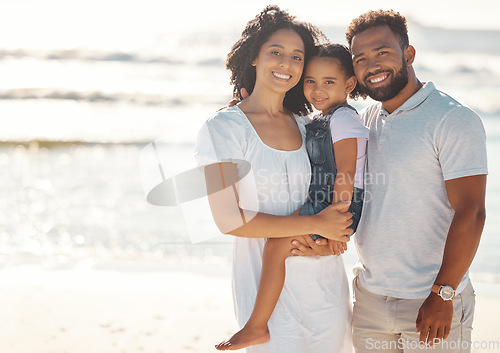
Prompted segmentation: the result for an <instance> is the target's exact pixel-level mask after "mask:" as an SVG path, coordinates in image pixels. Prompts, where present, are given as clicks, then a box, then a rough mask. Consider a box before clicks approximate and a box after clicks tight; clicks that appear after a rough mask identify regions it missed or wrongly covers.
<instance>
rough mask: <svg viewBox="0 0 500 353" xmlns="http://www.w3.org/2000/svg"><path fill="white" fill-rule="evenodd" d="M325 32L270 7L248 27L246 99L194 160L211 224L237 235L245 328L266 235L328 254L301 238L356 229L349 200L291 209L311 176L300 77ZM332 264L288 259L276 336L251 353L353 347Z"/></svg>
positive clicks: (208, 135) (212, 126) (237, 279)
mask: <svg viewBox="0 0 500 353" xmlns="http://www.w3.org/2000/svg"><path fill="white" fill-rule="evenodd" d="M321 36H322V34H321V33H320V32H319V30H317V29H316V28H314V27H313V26H311V25H308V24H304V23H300V22H297V21H295V19H294V17H292V16H290V15H289V14H288V13H286V12H284V11H281V10H280V9H279V8H278V7H276V6H268V7H266V8H265V9H264V10H263V11H262V12H261V13H260V14H259V15H258V16H257V17H256V18H255V19H253V20H252V21H250V22H249V23H248V24H247V26H246V28H245V30H244V31H243V33H242V36H241V38H240V39H239V41H238V42H237V43H236V44H235V45H234V46H233V48H232V50H231V52H230V53H229V55H228V60H227V67H228V68H229V69H230V70H231V72H232V76H231V81H232V83H233V84H234V93H235V96H236V97H238V98H241V96H240V93H239V92H240V89H241V88H243V87H245V88H246V89H247V90H248V91H249V93H250V96H249V97H248V98H247V99H245V100H244V101H242V102H241V103H239V104H238V105H237V106H234V107H231V108H227V109H225V110H223V111H221V112H218V113H217V114H216V115H214V116H213V117H212V118H210V119H209V120H208V121H207V122H206V123H205V125H204V126H203V127H202V129H201V131H200V133H199V135H198V140H197V144H196V149H195V156H196V158H197V160H198V163H199V165H200V166H204V172H205V179H206V184H207V191H208V194H209V202H210V206H211V209H212V214H213V217H214V220H215V222H216V224H217V226H218V227H219V229H220V230H221V232H223V233H226V234H231V235H235V236H237V238H236V239H235V244H234V260H233V296H234V301H235V310H236V315H237V318H238V322H239V323H240V325H244V323H245V322H246V321H247V320H248V318H249V316H250V314H251V312H252V309H253V305H254V302H255V296H256V293H257V288H258V284H259V279H260V274H261V267H262V252H263V248H264V244H265V242H266V239H265V238H283V237H290V236H298V238H297V239H295V240H299V241H301V242H302V243H304V242H307V244H308V245H309V246H311V248H312V249H313V251H312V253H313V254H315V255H320V254H322V255H327V254H329V250H328V249H327V248H326V247H320V246H316V245H315V243H314V242H312V241H311V240H310V238H309V236H306V237H304V238H302V237H300V236H301V235H302V234H310V233H315V234H321V235H323V236H325V237H328V238H331V239H335V240H340V241H348V236H347V234H350V233H351V232H352V231H351V230H350V229H346V228H347V226H348V225H349V224H350V223H351V221H350V220H349V218H350V214H349V213H344V212H345V211H346V210H347V208H348V204H336V205H332V206H330V207H328V208H326V209H325V210H324V211H322V212H320V213H319V214H317V215H314V216H299V215H298V212H294V211H298V210H299V209H300V207H301V206H302V204H303V203H304V202H305V200H306V197H307V192H308V187H309V180H310V164H309V159H308V156H307V151H306V149H305V143H304V134H305V128H304V125H305V123H307V120H306V119H305V118H303V117H301V116H300V115H305V114H307V113H308V112H309V110H310V105H309V104H308V103H307V101H306V99H305V97H304V95H303V92H302V81H303V79H302V71H303V68H304V64H305V63H306V62H307V60H308V55H309V53H310V52H311V50H312V48H313V47H314V45H315V44H317V42H318V40H319V39H320V38H321ZM299 114H300V115H299ZM243 161H244V162H243ZM248 164H249V165H250V166H251V170H250V172H249V173H248V174H247V172H248V169H247V168H246V166H248ZM292 213H293V214H292ZM290 241H292V240H290ZM334 261H337V259H336V257H335V256H321V257H293V258H289V259H288V260H287V277H286V280H285V285H284V287H283V291H282V293H281V296H280V299H279V301H278V304H277V305H276V308H275V310H274V312H273V314H272V317H271V319H270V320H269V327H268V329H269V333H270V339H269V335H268V336H267V337H263V338H261V339H260V341H256V342H250V344H252V345H255V344H256V345H255V346H252V347H249V348H247V352H252V353H266V352H269V353H271V352H272V353H277V352H287V353H305V352H315V353H323V352H325V353H326V352H332V351H340V350H339V349H333V350H332V347H334V346H335V347H336V348H338V347H344V346H346V349H347V351H349V350H350V349H351V347H350V345H349V344H348V340H346V339H345V338H346V337H347V336H348V335H349V331H350V329H349V328H350V314H349V305H348V295H347V294H346V293H347V291H346V286H347V283H346V281H345V273H343V274H339V273H332V272H333V271H332V270H331V268H338V266H335V267H333V266H331V264H332V263H333V262H334ZM338 278H343V279H344V280H342V281H336V280H335V279H338ZM339 282H340V283H339ZM268 339H269V340H268ZM262 342H265V343H262ZM240 343H241V342H238V339H237V338H236V339H235V338H234V337H233V338H231V340H229V341H228V342H227V343H226V344H224V347H223V349H231V350H233V349H238V348H239V344H240ZM247 343H248V342H245V345H248V344H247ZM259 343H262V344H259Z"/></svg>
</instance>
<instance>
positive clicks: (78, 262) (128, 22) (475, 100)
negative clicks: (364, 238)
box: [0, 0, 500, 353]
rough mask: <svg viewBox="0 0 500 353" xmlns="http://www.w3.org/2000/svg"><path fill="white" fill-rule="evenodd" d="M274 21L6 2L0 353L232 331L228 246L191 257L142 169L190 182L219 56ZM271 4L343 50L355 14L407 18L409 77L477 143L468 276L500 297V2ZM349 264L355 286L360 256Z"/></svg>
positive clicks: (172, 211)
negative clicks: (152, 162)
mask: <svg viewBox="0 0 500 353" xmlns="http://www.w3.org/2000/svg"><path fill="white" fill-rule="evenodd" d="M267 4H268V3H267V2H266V1H261V0H256V1H245V2H243V1H234V0H231V1H230V0H213V1H197V0H191V1H170V0H169V1H153V0H141V1H138V0H126V1H123V0H122V1H118V0H85V1H83V0H70V1H68V0H0V195H1V196H0V209H1V210H2V212H0V311H1V312H2V316H3V317H4V318H5V320H6V322H9V325H4V326H5V327H4V328H2V330H0V350H1V351H2V352H8V353H22V352H26V353H32V352H33V351H34V348H33V347H37V348H36V351H37V352H40V353H44V352H47V353H49V352H50V353H55V352H88V351H92V352H105V353H114V352H127V351H133V352H141V351H147V352H153V351H154V352H164V351H167V352H178V353H181V352H193V351H199V352H207V348H208V347H213V346H212V344H214V343H217V339H218V338H220V339H222V338H224V336H227V335H228V334H229V333H230V332H232V331H233V330H234V329H235V320H234V317H233V315H232V313H231V304H230V301H231V298H230V290H231V289H230V288H231V287H230V281H229V275H230V261H231V237H223V236H217V235H216V236H215V237H214V238H211V239H210V240H208V241H204V242H201V243H196V244H192V243H191V242H190V239H189V237H188V227H187V225H186V217H185V216H186V210H185V209H184V210H183V209H181V208H180V207H158V206H153V205H150V204H148V203H147V202H146V196H145V192H144V189H143V185H142V183H143V172H141V167H140V160H141V151H143V148H144V147H145V146H146V145H147V144H148V143H150V142H152V141H153V140H155V139H158V138H159V139H161V140H162V141H163V142H164V145H163V147H164V148H165V149H166V150H168V155H169V156H170V157H169V159H168V161H167V163H165V165H164V168H165V172H166V173H167V174H168V175H167V176H171V175H174V174H176V173H179V172H181V171H185V170H188V169H189V168H191V167H193V166H194V160H193V159H192V153H193V143H194V140H195V137H196V134H197V132H198V130H199V128H200V127H201V125H202V124H203V122H204V121H205V120H206V119H207V118H209V117H210V116H211V115H212V114H213V112H214V111H215V110H217V109H219V108H220V107H222V106H224V105H226V103H227V102H228V101H229V100H230V99H231V92H232V88H231V87H230V85H229V73H228V72H227V71H226V70H225V65H224V63H225V57H226V55H227V53H228V51H229V50H230V48H231V46H232V44H233V43H234V42H235V41H236V40H237V39H238V38H239V35H240V33H241V31H242V30H243V28H244V26H245V24H246V22H247V21H248V20H250V19H252V18H253V17H254V16H255V15H256V14H257V13H259V12H260V11H261V10H262V9H263V8H264V7H265V6H266V5H267ZM278 5H279V6H280V7H282V8H284V9H288V10H289V11H290V13H292V14H294V15H296V16H297V17H298V18H299V19H301V20H305V21H309V22H312V23H314V24H315V25H317V26H318V27H320V28H321V29H322V30H323V31H324V32H325V34H326V35H327V36H328V37H329V38H330V39H331V40H332V41H334V42H340V43H344V42H345V39H344V33H345V28H346V27H347V26H348V24H349V23H350V21H351V19H353V18H355V17H357V16H358V15H360V14H361V13H363V12H365V11H368V10H371V9H378V8H384V9H389V8H393V9H395V10H398V11H400V12H401V13H402V14H404V15H406V16H407V17H408V21H409V34H410V42H411V44H413V45H414V46H415V48H416V50H417V57H416V61H415V65H414V66H415V69H416V72H417V76H418V77H419V78H420V79H421V80H423V81H426V80H432V81H434V83H435V84H436V86H437V87H438V88H439V89H441V90H443V91H445V92H446V93H448V94H449V95H451V96H452V97H454V98H456V99H457V100H459V101H460V102H462V103H463V104H466V105H468V106H470V107H471V108H472V109H474V110H475V111H476V112H478V113H479V114H480V116H481V117H482V119H483V122H484V125H485V128H486V133H487V139H488V141H487V147H488V153H489V171H490V174H489V177H488V191H487V222H486V227H485V229H484V233H483V239H482V242H481V245H480V248H479V251H478V254H477V256H476V258H475V260H474V264H473V265H472V268H471V276H472V278H473V279H474V281H475V283H476V284H477V285H478V287H479V288H480V289H481V290H480V292H481V293H483V294H481V295H480V297H481V299H482V300H486V299H485V298H486V296H488V295H489V296H493V297H496V298H498V297H500V285H499V283H500V270H499V269H500V257H498V253H499V252H500V238H499V233H500V217H499V214H500V164H498V156H499V155H500V100H499V99H498V97H500V22H498V19H497V14H498V11H499V10H500V5H499V4H498V2H494V1H489V0H476V1H474V2H467V3H464V2H457V1H448V0H445V1H434V0H420V1H418V2H415V1H413V2H403V1H399V0H397V1H390V0H384V1H373V0H370V1H368V0H358V1H356V2H349V3H348V2H345V3H344V2H339V1H337V2H334V1H319V0H310V1H302V0H288V1H279V2H278ZM370 103H371V101H369V100H367V101H358V102H354V104H353V105H354V106H355V107H356V108H358V109H359V108H362V107H364V106H366V105H368V104H370ZM191 211H192V210H191ZM192 212H194V211H192ZM195 229H196V227H195ZM198 230H199V232H200V234H204V233H205V232H210V229H209V228H208V227H206V226H205V225H199V227H198ZM212 235H214V234H212ZM344 260H345V263H346V267H347V268H348V272H349V268H350V267H351V266H352V265H353V264H354V263H355V261H356V254H355V251H354V250H353V246H352V245H351V246H349V250H348V252H347V253H346V254H345V255H344ZM484 293H486V295H485V294H484ZM478 298H479V297H478ZM495 300H496V301H494V302H493V303H494V304H489V302H486V301H483V302H482V303H483V304H482V305H483V307H482V308H483V312H482V314H479V312H478V315H477V317H478V320H477V323H478V326H479V330H478V331H477V332H478V333H479V336H478V337H496V336H497V335H498V333H491V332H492V331H491V330H495V328H494V327H493V326H491V325H489V322H491V320H490V319H492V318H493V317H494V315H496V314H494V311H491V309H492V308H493V307H496V308H498V299H495ZM495 305H496V306H495ZM481 315H482V316H481ZM481 325H482V326H481ZM7 326H8V327H7ZM488 329H489V330H490V331H488ZM481 335H482V336H481ZM494 335H496V336H494ZM89 337H90V338H91V339H89Z"/></svg>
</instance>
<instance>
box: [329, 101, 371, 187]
mask: <svg viewBox="0 0 500 353" xmlns="http://www.w3.org/2000/svg"><path fill="white" fill-rule="evenodd" d="M330 132H331V134H332V142H333V143H335V142H338V141H340V140H344V139H348V138H357V141H358V154H357V161H356V174H355V176H354V186H355V187H357V188H359V189H363V188H364V185H363V175H364V170H365V159H366V140H368V134H369V130H368V129H367V128H366V126H365V125H363V122H362V121H361V118H360V117H359V115H358V113H356V112H355V111H354V110H352V109H351V108H347V107H342V108H339V109H337V110H336V111H335V113H333V116H332V118H331V119H330Z"/></svg>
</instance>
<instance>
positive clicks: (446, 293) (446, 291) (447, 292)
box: [439, 286, 455, 300]
mask: <svg viewBox="0 0 500 353" xmlns="http://www.w3.org/2000/svg"><path fill="white" fill-rule="evenodd" d="M454 293H455V291H454V290H453V288H451V287H450V286H443V287H441V293H439V294H441V298H443V299H444V300H450V299H452V298H453V294H454Z"/></svg>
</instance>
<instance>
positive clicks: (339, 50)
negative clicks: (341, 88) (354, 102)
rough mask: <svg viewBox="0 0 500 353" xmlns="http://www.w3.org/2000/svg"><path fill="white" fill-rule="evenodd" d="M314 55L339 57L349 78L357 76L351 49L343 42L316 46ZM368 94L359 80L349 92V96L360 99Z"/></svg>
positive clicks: (339, 61) (341, 65) (338, 59)
mask: <svg viewBox="0 0 500 353" xmlns="http://www.w3.org/2000/svg"><path fill="white" fill-rule="evenodd" d="M313 57H318V58H333V59H337V61H338V63H339V64H340V67H341V69H342V71H343V72H344V75H346V77H347V78H349V77H352V76H355V75H354V67H353V66H352V56H351V52H350V51H349V49H347V47H346V46H345V45H342V44H323V45H318V46H316V47H315V48H314V51H313V53H312V55H311V58H313ZM366 96H367V94H366V93H363V91H362V89H361V86H360V84H359V82H358V83H357V84H356V87H354V89H353V91H352V92H351V93H350V94H349V97H351V98H352V99H358V98H359V97H362V98H363V99H365V98H366Z"/></svg>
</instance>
